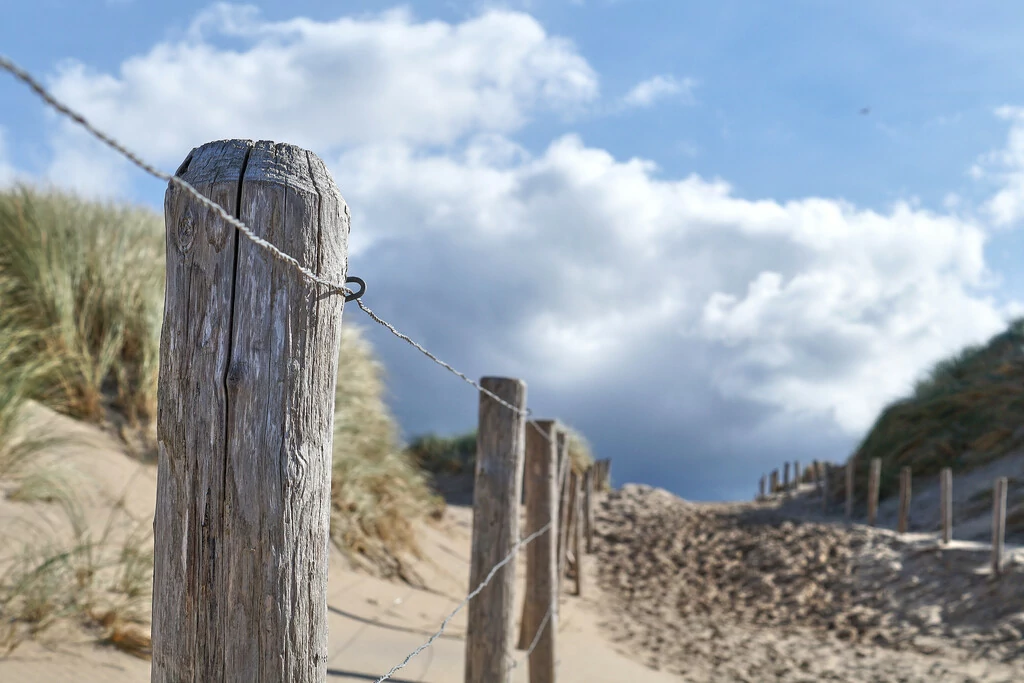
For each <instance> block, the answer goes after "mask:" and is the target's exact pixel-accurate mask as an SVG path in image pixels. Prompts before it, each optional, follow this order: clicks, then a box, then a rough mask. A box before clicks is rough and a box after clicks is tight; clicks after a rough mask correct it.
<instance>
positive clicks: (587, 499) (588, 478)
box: [583, 467, 594, 555]
mask: <svg viewBox="0 0 1024 683" xmlns="http://www.w3.org/2000/svg"><path fill="white" fill-rule="evenodd" d="M583 507H584V509H585V510H586V516H585V518H586V520H587V554H588V555H590V554H592V553H593V552H594V468H593V467H591V468H590V469H588V470H587V472H586V474H584V475H583Z"/></svg>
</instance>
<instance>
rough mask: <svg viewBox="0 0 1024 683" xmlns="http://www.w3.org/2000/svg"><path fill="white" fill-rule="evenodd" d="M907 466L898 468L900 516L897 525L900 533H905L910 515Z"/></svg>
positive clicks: (908, 472)
mask: <svg viewBox="0 0 1024 683" xmlns="http://www.w3.org/2000/svg"><path fill="white" fill-rule="evenodd" d="M910 472H911V470H910V468H909V467H904V468H902V469H901V470H900V518H899V523H898V526H897V529H898V531H899V532H900V533H901V534H905V533H907V524H908V523H909V517H910V476H911V474H910Z"/></svg>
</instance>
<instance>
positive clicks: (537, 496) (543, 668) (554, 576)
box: [519, 420, 559, 683]
mask: <svg viewBox="0 0 1024 683" xmlns="http://www.w3.org/2000/svg"><path fill="white" fill-rule="evenodd" d="M534 424H535V425H536V429H534V427H532V426H531V427H529V428H527V430H526V471H525V476H524V479H525V480H526V481H529V482H530V485H529V487H528V490H529V492H530V493H529V496H528V497H527V499H526V529H524V532H525V534H526V535H531V534H534V533H536V532H537V531H538V530H539V529H541V528H543V526H544V525H545V524H548V523H552V526H551V530H550V531H549V532H548V533H546V534H542V535H541V536H539V537H537V538H536V539H534V540H533V541H532V542H531V543H530V545H528V546H526V597H525V600H524V601H523V618H522V622H521V626H520V631H519V649H521V650H526V649H529V647H530V645H531V644H532V643H533V642H534V639H535V638H537V629H538V628H539V627H540V626H541V624H542V623H543V622H544V616H545V615H546V614H547V613H548V610H551V615H550V616H549V617H548V621H547V624H546V625H545V626H544V631H543V632H541V634H540V639H539V640H537V646H536V648H535V649H534V650H533V652H532V653H531V654H530V665H529V669H530V683H553V681H554V680H555V646H556V645H555V641H556V637H557V635H558V584H559V581H558V556H557V552H558V526H557V519H558V448H557V443H558V440H557V431H558V428H557V423H556V422H555V421H554V420H538V421H536V422H535V423H534ZM545 437H546V438H545Z"/></svg>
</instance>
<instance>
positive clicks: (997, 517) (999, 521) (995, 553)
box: [992, 477, 1007, 576]
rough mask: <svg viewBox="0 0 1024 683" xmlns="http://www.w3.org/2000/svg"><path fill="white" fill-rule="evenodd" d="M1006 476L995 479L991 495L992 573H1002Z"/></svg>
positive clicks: (994, 574)
mask: <svg viewBox="0 0 1024 683" xmlns="http://www.w3.org/2000/svg"><path fill="white" fill-rule="evenodd" d="M1006 485H1007V479H1006V477H999V478H997V479H996V484H995V490H994V491H993V495H992V574H993V576H999V575H1000V574H1002V573H1003V544H1004V543H1005V541H1006Z"/></svg>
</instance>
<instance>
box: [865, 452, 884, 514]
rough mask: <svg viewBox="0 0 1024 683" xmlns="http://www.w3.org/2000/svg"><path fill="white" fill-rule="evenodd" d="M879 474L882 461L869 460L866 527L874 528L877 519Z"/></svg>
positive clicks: (879, 459) (878, 459)
mask: <svg viewBox="0 0 1024 683" xmlns="http://www.w3.org/2000/svg"><path fill="white" fill-rule="evenodd" d="M881 473H882V459H881V458H871V469H870V471H869V473H868V526H874V525H875V519H876V518H877V517H878V487H879V484H880V479H881V476H880V475H881Z"/></svg>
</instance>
